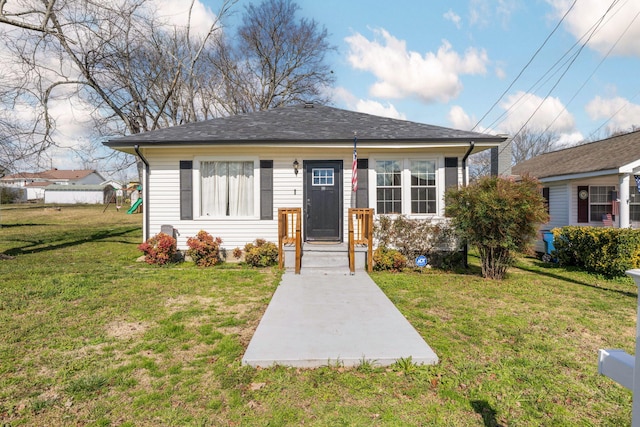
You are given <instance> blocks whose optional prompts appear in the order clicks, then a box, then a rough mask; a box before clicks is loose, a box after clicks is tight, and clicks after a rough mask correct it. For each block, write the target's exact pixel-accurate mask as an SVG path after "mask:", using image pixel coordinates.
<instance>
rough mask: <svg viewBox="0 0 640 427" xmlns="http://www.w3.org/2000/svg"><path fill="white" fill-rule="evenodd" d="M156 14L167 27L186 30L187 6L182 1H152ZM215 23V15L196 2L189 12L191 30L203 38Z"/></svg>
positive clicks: (186, 3) (188, 3) (185, 2)
mask: <svg viewBox="0 0 640 427" xmlns="http://www.w3.org/2000/svg"><path fill="white" fill-rule="evenodd" d="M153 3H154V4H155V6H156V9H157V11H158V14H159V16H160V18H161V19H163V21H165V22H166V23H167V25H171V26H173V25H175V26H177V27H182V28H186V27H187V25H188V24H189V6H190V5H191V2H188V1H184V0H153ZM215 22H216V15H215V14H214V13H213V12H212V11H211V9H210V8H208V7H207V6H205V5H204V4H203V3H202V2H200V1H196V2H195V3H194V5H193V9H192V10H191V30H192V31H193V33H195V34H198V35H201V36H204V35H206V34H207V33H208V32H209V29H210V28H211V26H212V25H213V24H214V23H215Z"/></svg>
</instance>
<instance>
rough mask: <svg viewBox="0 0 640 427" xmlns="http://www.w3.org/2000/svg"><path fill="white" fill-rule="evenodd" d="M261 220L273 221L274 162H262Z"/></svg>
mask: <svg viewBox="0 0 640 427" xmlns="http://www.w3.org/2000/svg"><path fill="white" fill-rule="evenodd" d="M260 219H273V160H260Z"/></svg>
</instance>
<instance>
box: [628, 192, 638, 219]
mask: <svg viewBox="0 0 640 427" xmlns="http://www.w3.org/2000/svg"><path fill="white" fill-rule="evenodd" d="M629 220H630V221H640V192H638V187H636V186H635V185H633V186H631V188H629Z"/></svg>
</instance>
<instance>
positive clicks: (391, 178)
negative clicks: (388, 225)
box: [376, 160, 402, 214]
mask: <svg viewBox="0 0 640 427" xmlns="http://www.w3.org/2000/svg"><path fill="white" fill-rule="evenodd" d="M400 165H401V162H400V161H399V160H378V161H376V186H377V188H376V198H377V206H376V213H378V214H401V213H402V168H401V166H400Z"/></svg>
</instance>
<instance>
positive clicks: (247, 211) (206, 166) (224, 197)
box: [200, 161, 255, 217]
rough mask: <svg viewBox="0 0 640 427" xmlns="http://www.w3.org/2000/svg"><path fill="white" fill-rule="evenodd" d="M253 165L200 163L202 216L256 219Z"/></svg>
mask: <svg viewBox="0 0 640 427" xmlns="http://www.w3.org/2000/svg"><path fill="white" fill-rule="evenodd" d="M253 168H254V163H253V162H252V161H250V162H236V161H203V162H201V163H200V214H201V215H202V216H211V217H222V216H253V215H255V211H254V188H253V187H254V177H253Z"/></svg>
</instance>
